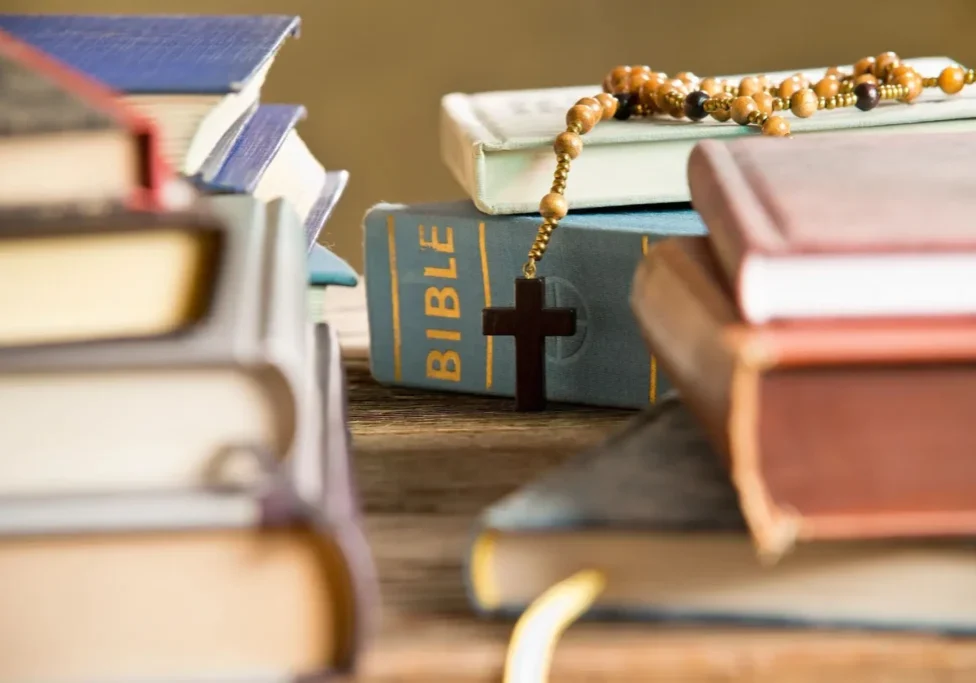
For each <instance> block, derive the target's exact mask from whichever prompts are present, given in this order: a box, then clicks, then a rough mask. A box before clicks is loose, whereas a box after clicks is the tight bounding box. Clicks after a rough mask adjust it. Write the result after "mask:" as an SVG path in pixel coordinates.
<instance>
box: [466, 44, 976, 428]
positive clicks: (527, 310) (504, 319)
mask: <svg viewBox="0 0 976 683" xmlns="http://www.w3.org/2000/svg"><path fill="white" fill-rule="evenodd" d="M973 83H976V70H973V69H964V68H963V67H961V66H948V67H946V68H944V69H943V70H942V72H941V73H940V74H939V75H938V76H931V77H930V76H924V77H923V76H922V75H921V74H919V73H918V72H917V71H916V70H915V69H914V68H913V67H911V66H909V65H907V64H903V63H902V62H901V60H900V59H899V57H898V55H896V54H895V53H894V52H885V53H883V54H880V55H878V56H877V57H865V58H863V59H861V60H859V61H858V62H857V63H856V64H854V66H853V69H852V71H850V72H845V71H843V70H841V69H839V68H837V67H831V68H829V69H827V70H826V72H825V73H824V75H823V78H821V79H820V80H819V81H817V82H816V83H815V84H812V83H811V82H810V81H808V80H807V79H806V78H804V77H803V76H802V75H800V74H796V75H794V76H790V77H789V78H786V79H784V80H783V81H782V82H781V83H779V84H776V83H773V82H772V81H771V80H770V79H769V78H768V77H766V76H747V77H746V78H743V79H742V80H741V81H740V82H739V83H737V84H736V83H729V82H727V81H724V80H720V79H717V78H701V79H699V78H698V77H697V76H695V75H694V74H692V73H689V72H687V71H683V72H681V73H679V74H676V75H675V77H674V78H668V76H667V74H664V73H661V72H657V71H651V69H650V68H649V67H646V66H618V67H616V68H614V69H613V70H612V71H611V72H610V73H609V74H607V76H606V78H605V79H604V80H603V92H601V93H599V94H597V95H595V96H593V97H584V98H582V99H580V100H579V101H578V102H576V104H575V105H573V106H572V107H571V108H570V109H569V111H568V112H567V113H566V130H565V131H564V132H562V133H560V134H559V135H557V136H556V139H555V142H554V143H553V149H554V150H555V152H556V171H555V173H554V174H553V176H554V177H553V182H552V188H551V189H550V191H549V193H548V194H547V195H546V196H544V197H543V198H542V201H541V202H540V204H539V213H540V214H541V215H542V223H541V224H540V225H539V230H538V233H537V234H536V237H535V241H534V242H533V243H532V246H531V248H530V249H529V255H528V260H527V261H526V262H525V265H524V266H523V267H522V275H523V277H520V278H516V280H515V306H514V307H509V308H486V309H484V311H483V313H482V315H483V321H482V333H483V334H485V335H489V336H490V335H509V336H514V337H515V372H516V385H515V407H516V410H520V411H537V410H543V409H544V408H545V405H546V385H545V342H546V337H551V336H572V335H574V334H576V311H575V310H574V309H571V308H546V307H545V280H544V278H537V277H536V264H537V263H538V262H539V261H540V260H541V259H542V257H543V255H544V254H545V253H546V248H547V247H548V245H549V240H550V238H551V237H552V233H553V231H554V230H555V229H556V226H557V225H558V224H559V221H560V220H561V219H562V218H563V217H565V216H566V214H567V213H568V211H569V204H568V202H567V201H566V197H565V191H566V181H567V179H568V178H569V166H570V163H571V162H572V160H573V159H575V158H576V157H578V156H579V154H580V152H582V150H583V138H582V136H583V135H584V134H586V133H588V132H589V131H591V130H592V129H593V127H594V126H596V124H597V123H598V122H600V121H606V120H607V119H611V118H613V119H616V120H618V121H626V120H627V119H630V118H640V117H645V118H646V117H653V116H670V117H672V118H676V119H689V120H691V121H701V120H702V119H704V118H706V117H708V116H711V117H712V118H713V119H715V120H716V121H719V122H723V123H724V122H726V121H728V120H729V119H731V120H732V121H733V122H735V123H737V124H739V125H742V126H749V125H752V126H757V127H758V128H759V129H760V130H761V131H762V133H763V134H764V135H770V136H774V137H788V136H789V134H790V124H789V121H788V120H787V118H786V117H785V116H782V115H779V114H777V113H775V112H784V113H785V112H786V111H787V110H788V111H790V112H791V113H792V114H793V116H797V117H799V118H808V117H810V116H813V114H814V113H816V112H817V111H819V110H820V109H840V108H842V107H856V108H857V109H859V110H861V111H865V112H866V111H870V110H871V109H874V108H875V107H876V106H878V103H880V102H881V101H882V100H895V101H898V102H903V103H911V102H913V101H914V100H915V99H916V98H918V96H919V95H921V94H922V91H923V90H924V89H925V88H935V87H938V88H939V89H940V90H942V92H944V93H946V94H947V95H955V94H956V93H958V92H960V91H961V90H962V89H963V88H964V87H965V86H967V85H972V84H973ZM811 86H812V87H811Z"/></svg>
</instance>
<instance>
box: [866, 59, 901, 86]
mask: <svg viewBox="0 0 976 683" xmlns="http://www.w3.org/2000/svg"><path fill="white" fill-rule="evenodd" d="M899 64H901V60H900V59H899V58H898V55H896V54H895V53H894V52H882V53H881V54H880V55H878V56H877V57H875V58H874V69H873V70H872V72H871V73H873V74H874V75H875V76H877V77H878V80H879V81H880V80H884V79H885V78H886V77H887V75H888V72H890V71H891V70H892V69H894V68H895V67H896V66H898V65H899Z"/></svg>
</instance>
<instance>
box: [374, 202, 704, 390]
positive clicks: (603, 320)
mask: <svg viewBox="0 0 976 683" xmlns="http://www.w3.org/2000/svg"><path fill="white" fill-rule="evenodd" d="M538 224H539V218H538V216H528V215H518V216H490V215H486V214H482V213H480V212H479V211H478V210H477V209H476V208H475V206H474V204H473V203H472V202H470V201H459V202H447V203H440V204H426V205H415V206H403V205H392V204H381V205H377V206H375V207H373V208H372V209H371V210H370V211H369V212H368V213H367V215H366V219H365V272H364V279H365V282H366V289H367V301H368V313H369V325H370V331H371V335H370V336H371V345H372V346H371V348H370V364H371V369H372V373H373V376H374V377H375V378H376V380H377V381H379V382H381V383H383V384H389V385H400V386H407V387H416V388H423V389H437V390H443V391H456V392H464V393H476V394H488V395H499V396H512V395H513V394H514V386H515V345H514V342H513V340H512V338H511V337H503V336H497V337H486V336H484V335H483V334H482V331H481V322H482V309H483V308H485V307H489V306H512V305H513V299H514V293H515V292H514V280H515V278H516V277H520V276H521V274H522V264H523V263H524V262H525V259H526V254H527V252H528V249H529V246H530V245H531V244H532V240H533V239H534V237H535V234H536V228H537V227H538ZM705 232H706V231H705V226H704V225H703V223H702V222H701V220H700V219H699V217H698V214H697V213H696V212H694V211H692V210H691V209H690V207H689V206H688V205H687V204H684V205H673V206H664V207H654V208H648V209H645V210H605V211H578V212H573V213H571V214H570V215H569V216H567V217H566V218H565V219H563V221H562V222H561V223H560V226H559V228H557V230H556V232H555V233H553V236H552V241H551V242H550V244H549V251H548V252H547V254H546V256H545V258H543V260H542V261H541V263H540V264H539V275H540V276H544V277H545V278H546V291H547V296H546V298H547V301H546V303H547V305H548V306H570V307H573V308H576V310H577V315H576V318H577V324H576V334H575V335H574V336H572V337H551V338H549V339H548V340H547V343H546V390H547V398H548V399H549V400H551V401H561V402H566V403H581V404H589V405H603V406H612V407H624V408H638V407H643V406H646V405H648V403H653V402H654V401H655V400H656V398H657V396H659V395H661V394H662V393H663V392H664V391H666V390H667V389H668V388H669V382H668V380H667V378H665V377H664V376H663V375H662V373H660V372H659V371H658V368H657V363H656V360H655V359H654V357H653V356H652V355H650V354H648V352H647V347H646V346H645V344H644V342H643V338H642V336H641V333H640V330H639V328H638V326H637V324H636V322H635V320H634V317H633V315H632V314H631V311H630V302H629V299H630V290H631V284H632V281H633V276H634V271H635V270H636V268H637V265H638V263H639V262H640V260H641V258H642V257H643V253H644V252H645V251H646V250H647V248H648V246H649V245H650V244H651V243H653V242H654V241H655V240H659V239H662V238H665V237H669V236H672V235H701V234H705Z"/></svg>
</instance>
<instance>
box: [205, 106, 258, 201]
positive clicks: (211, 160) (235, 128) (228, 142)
mask: <svg viewBox="0 0 976 683" xmlns="http://www.w3.org/2000/svg"><path fill="white" fill-rule="evenodd" d="M259 106H261V103H260V101H255V102H253V103H252V104H251V105H250V106H249V107H248V108H247V109H246V110H245V111H244V113H243V114H241V115H240V116H239V117H238V118H237V120H236V121H234V122H233V123H232V124H231V125H230V127H229V128H228V129H227V130H225V131H224V134H223V135H221V136H220V139H219V140H217V144H216V145H214V146H213V148H212V149H211V150H210V152H209V154H207V158H206V159H204V161H203V163H202V164H200V168H199V169H198V170H197V172H196V173H194V174H193V175H192V176H191V177H190V178H189V180H190V182H191V183H194V184H197V185H200V184H203V183H206V182H209V181H210V180H212V179H213V177H214V176H215V175H217V173H218V172H219V171H220V169H221V167H222V166H223V165H224V164H225V163H226V162H227V157H228V156H230V153H231V151H232V150H233V149H234V146H235V145H236V144H237V140H238V138H240V136H241V133H242V132H243V131H244V128H245V127H247V124H248V123H250V121H251V119H252V118H253V117H254V115H255V114H256V113H257V111H258V107H259Z"/></svg>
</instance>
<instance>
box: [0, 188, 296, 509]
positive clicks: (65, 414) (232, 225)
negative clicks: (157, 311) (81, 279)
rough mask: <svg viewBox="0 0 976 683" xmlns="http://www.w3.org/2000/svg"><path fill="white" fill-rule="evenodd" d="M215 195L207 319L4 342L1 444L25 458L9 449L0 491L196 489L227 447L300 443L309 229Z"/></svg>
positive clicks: (279, 452) (275, 206) (252, 202)
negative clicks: (93, 338) (118, 333)
mask: <svg viewBox="0 0 976 683" xmlns="http://www.w3.org/2000/svg"><path fill="white" fill-rule="evenodd" d="M201 201H202V202H203V204H205V205H206V206H208V207H209V210H210V211H211V212H212V213H213V214H214V215H215V216H216V217H217V218H219V219H220V220H219V223H218V225H222V226H224V231H223V236H222V242H223V244H222V247H221V249H220V250H219V253H218V259H219V261H218V266H217V268H216V269H215V270H214V272H213V273H212V277H213V280H212V282H211V283H209V285H208V286H207V289H208V290H209V291H210V292H211V295H210V297H209V298H208V299H207V300H206V301H205V305H204V307H203V312H202V314H201V315H200V316H199V317H198V319H197V321H196V323H195V324H193V325H189V326H185V327H183V328H182V329H181V330H180V331H179V332H178V333H175V334H164V335H162V336H157V337H150V338H145V339H139V340H132V339H117V340H104V341H99V342H82V343H56V344H45V345H29V346H16V347H13V346H12V347H7V348H0V412H3V414H4V415H5V425H6V426H5V428H4V429H3V430H2V433H0V451H3V452H4V453H16V454H17V457H15V458H2V459H0V496H3V495H14V494H32V493H48V494H53V493H58V492H64V491H74V492H83V491H88V490H116V489H128V490H134V489H140V488H174V487H185V486H188V485H190V484H192V483H194V482H196V481H198V480H199V479H200V478H201V477H203V476H205V474H206V473H205V471H204V469H203V465H204V463H206V462H208V461H209V460H210V459H211V458H213V457H214V455H215V454H216V453H218V452H221V451H224V450H227V449H231V450H233V449H234V448H237V447H244V446H247V447H261V448H264V449H266V450H267V451H268V453H269V454H270V456H271V457H274V458H285V457H287V456H288V454H289V453H290V452H291V450H292V449H293V448H294V445H295V444H294V442H295V430H296V424H297V414H298V411H299V409H300V406H301V403H302V401H303V400H304V395H305V391H306V388H305V387H306V385H307V383H308V381H309V380H308V376H307V371H306V369H305V362H304V359H305V357H306V356H307V354H308V348H309V343H308V341H307V339H306V337H307V330H306V326H307V303H306V297H307V292H306V288H307V284H306V282H307V275H306V272H305V252H304V244H303V239H302V231H301V226H300V225H299V224H298V219H297V216H296V215H295V213H294V211H293V210H291V208H290V206H288V205H287V203H285V202H284V201H283V200H278V201H275V202H271V203H270V204H265V203H264V202H261V201H259V200H257V199H254V198H253V197H249V196H246V195H240V196H225V197H211V198H204V199H203V200H201ZM114 267H115V268H122V269H125V268H126V264H124V263H119V264H116V265H115V266H114ZM124 272H125V273H126V274H128V276H129V277H131V278H138V277H140V276H141V275H142V274H140V273H137V272H133V271H130V270H125V271H124ZM134 286H136V285H134ZM0 324H2V323H0ZM52 420H54V421H55V423H56V425H57V428H56V429H51V424H52Z"/></svg>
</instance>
